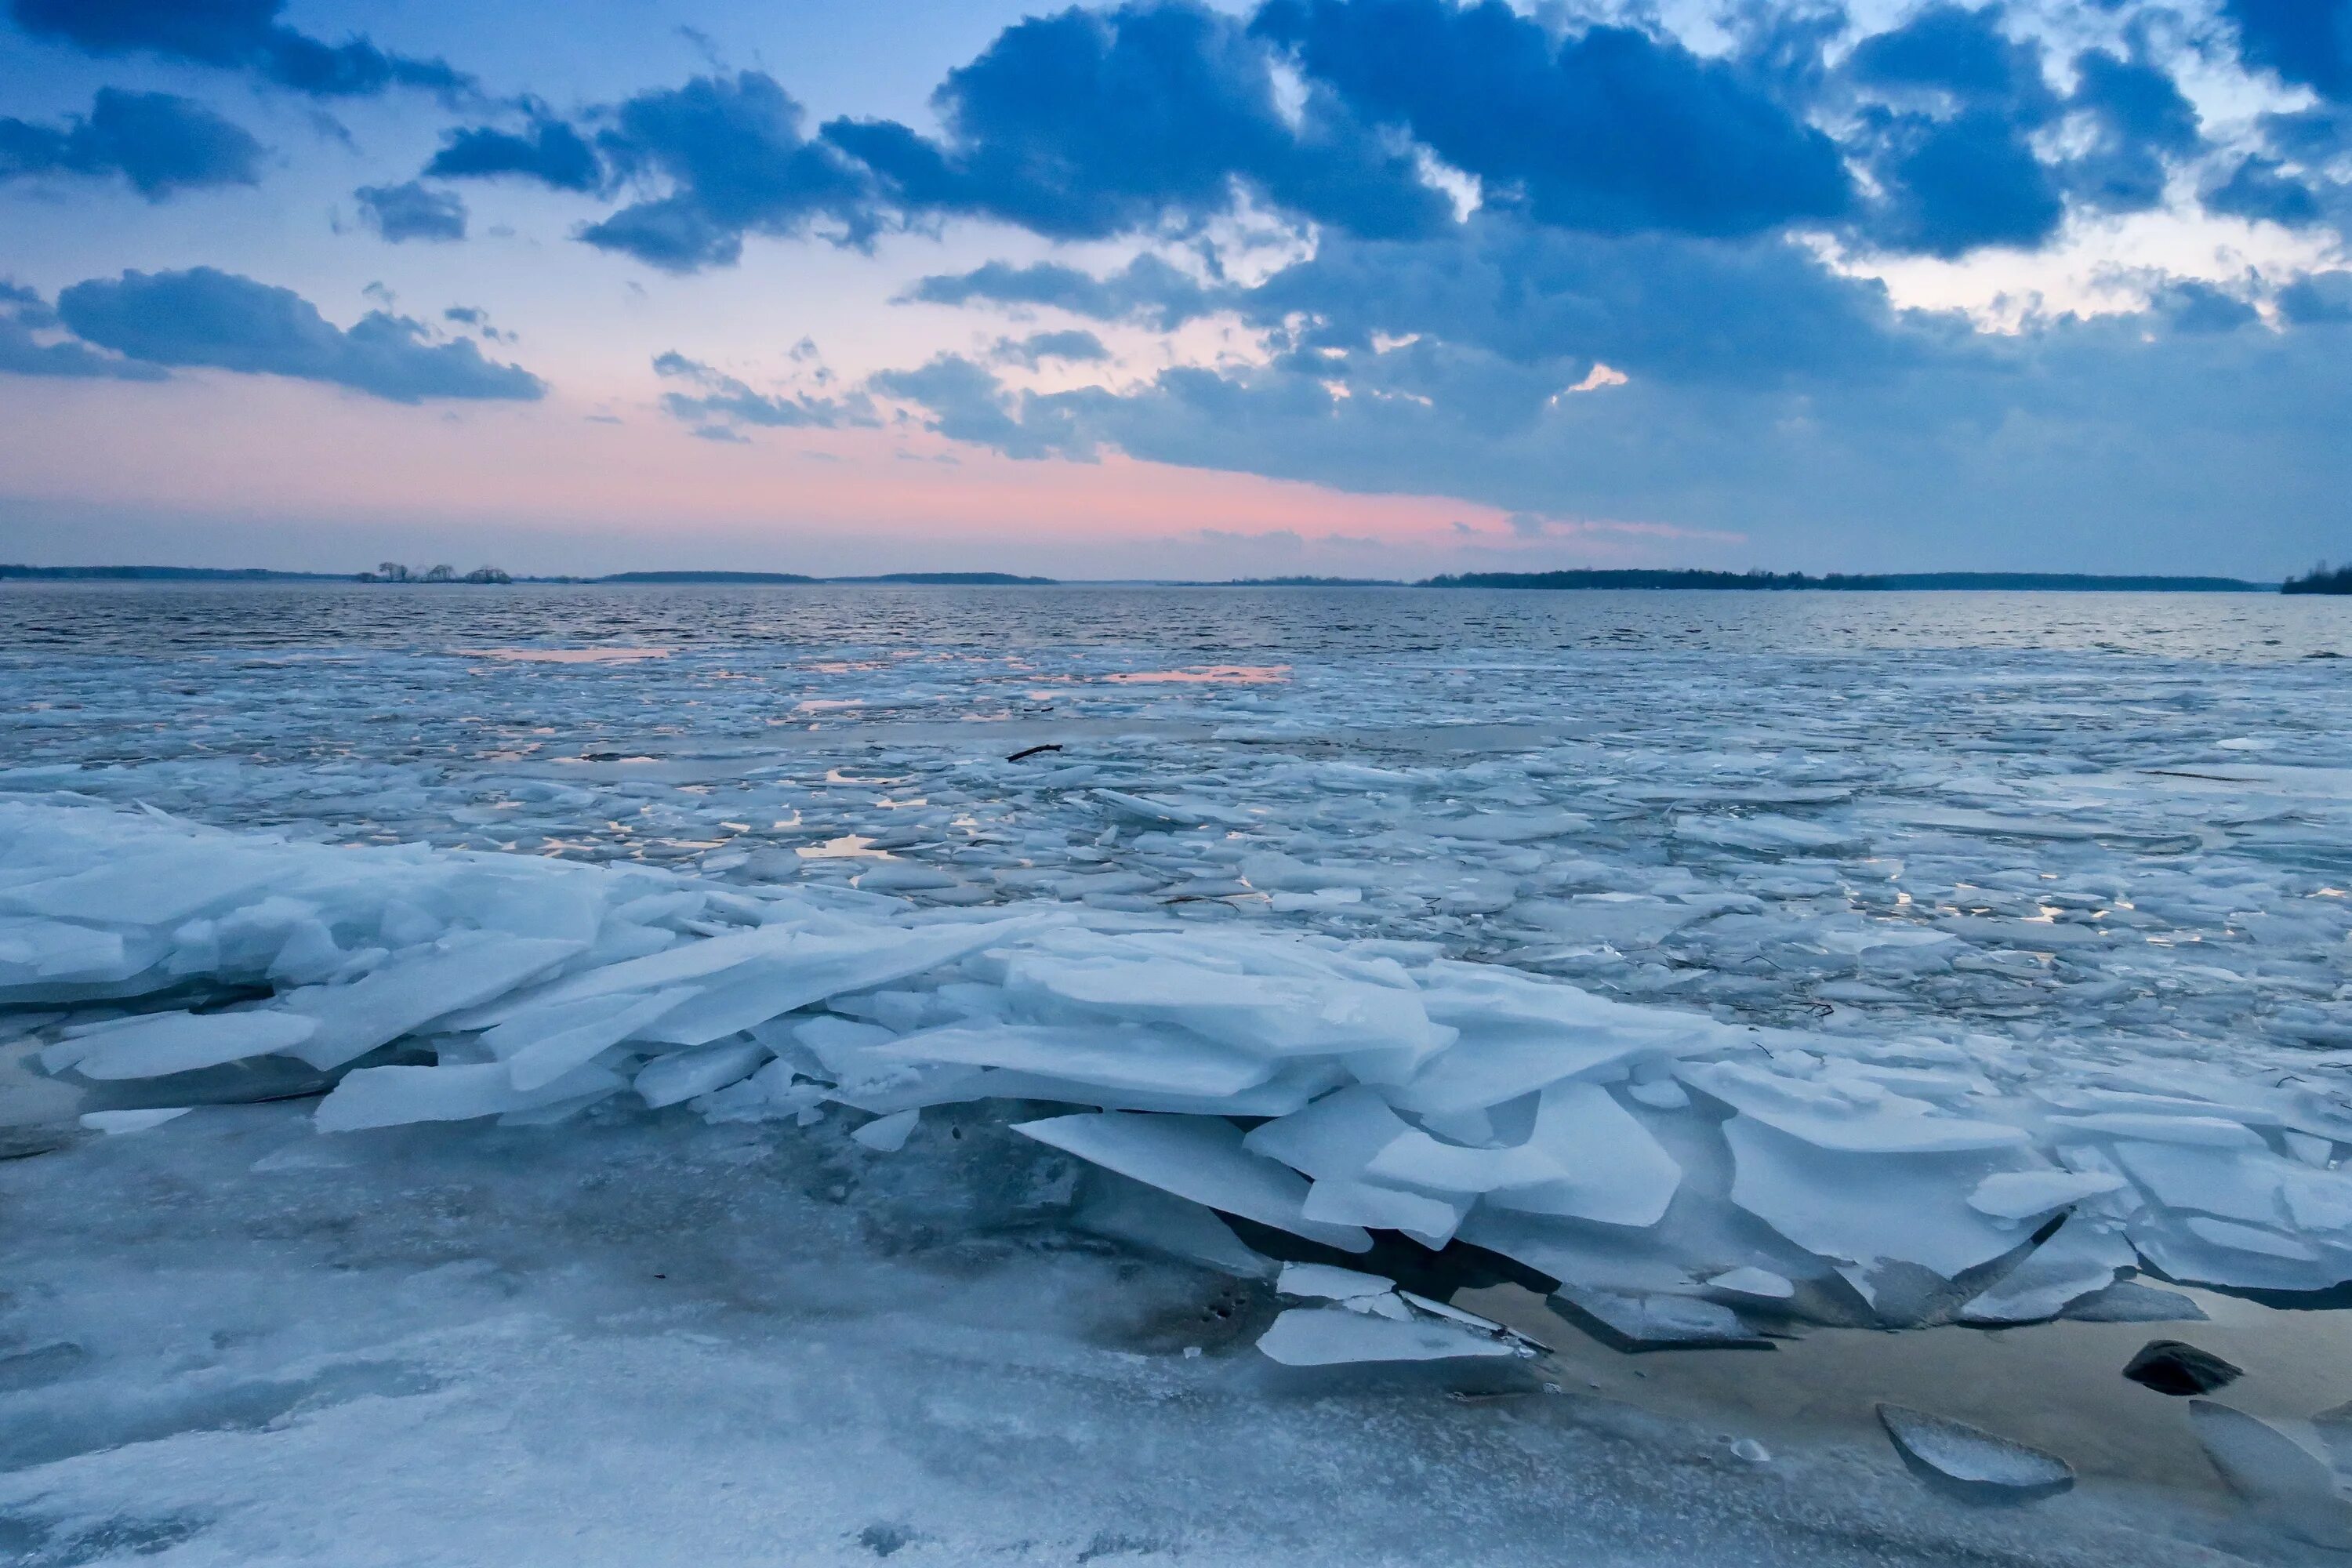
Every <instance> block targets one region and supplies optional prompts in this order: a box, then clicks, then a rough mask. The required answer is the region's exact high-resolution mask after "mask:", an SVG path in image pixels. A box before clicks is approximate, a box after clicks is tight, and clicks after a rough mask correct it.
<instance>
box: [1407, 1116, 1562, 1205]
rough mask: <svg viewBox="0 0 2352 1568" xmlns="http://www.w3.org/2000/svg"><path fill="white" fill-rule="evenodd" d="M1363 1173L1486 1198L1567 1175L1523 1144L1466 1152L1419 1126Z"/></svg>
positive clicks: (1549, 1158)
mask: <svg viewBox="0 0 2352 1568" xmlns="http://www.w3.org/2000/svg"><path fill="white" fill-rule="evenodd" d="M1365 1173H1366V1174H1367V1175H1369V1176H1370V1177H1372V1178H1374V1179H1375V1180H1379V1181H1385V1182H1389V1183H1391V1184H1402V1185H1405V1186H1413V1187H1427V1188H1432V1189H1434V1190H1435V1191H1438V1192H1444V1193H1491V1192H1493V1191H1495V1189H1496V1188H1497V1187H1529V1186H1533V1185H1535V1184H1538V1183H1543V1182H1556V1181H1559V1180H1560V1179H1562V1178H1564V1177H1565V1176H1566V1175H1567V1172H1566V1171H1564V1170H1563V1169H1562V1168H1561V1167H1560V1165H1559V1163H1558V1162H1557V1161H1555V1160H1553V1159H1552V1157H1551V1156H1550V1155H1549V1153H1547V1152H1544V1151H1543V1150H1540V1149H1537V1148H1533V1147H1531V1146H1529V1145H1528V1144H1524V1143H1522V1144H1516V1145H1512V1146H1509V1147H1506V1148H1501V1149H1471V1148H1465V1147H1464V1146H1463V1145H1461V1144H1458V1143H1441V1142H1438V1141H1437V1140H1436V1139H1434V1138H1432V1137H1431V1136H1430V1135H1429V1134H1428V1133H1426V1132H1423V1131H1422V1130H1421V1129H1420V1128H1418V1127H1408V1128H1406V1129H1405V1130H1404V1131H1402V1132H1400V1133H1398V1134H1397V1135H1396V1137H1395V1138H1394V1139H1393V1140H1391V1142H1389V1143H1388V1145H1387V1146H1386V1147H1384V1148H1383V1149H1381V1152H1379V1153H1377V1154H1375V1155H1373V1156H1372V1163H1370V1165H1368V1166H1366V1167H1365Z"/></svg>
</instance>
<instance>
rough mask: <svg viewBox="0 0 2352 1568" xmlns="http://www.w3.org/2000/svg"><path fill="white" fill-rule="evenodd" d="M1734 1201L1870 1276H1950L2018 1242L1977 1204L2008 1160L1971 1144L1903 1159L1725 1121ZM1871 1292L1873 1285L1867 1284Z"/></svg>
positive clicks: (1740, 1120) (1744, 1121) (1746, 1120)
mask: <svg viewBox="0 0 2352 1568" xmlns="http://www.w3.org/2000/svg"><path fill="white" fill-rule="evenodd" d="M1723 1135H1724V1141H1725V1142H1727V1143H1728V1144H1729V1145H1730V1146H1731V1154H1732V1164H1733V1176H1732V1184H1731V1201H1732V1202H1734V1203H1736V1204H1738V1205H1739V1206H1740V1207H1741V1208H1744V1209H1746V1210H1747V1211H1748V1213H1750V1214H1752V1215H1755V1216H1756V1217H1757V1218H1759V1219H1760V1220H1762V1221H1763V1222H1764V1223H1765V1224H1767V1225H1769V1226H1771V1227H1772V1228H1773V1229H1775V1230H1777V1231H1779V1232H1780V1234H1781V1235H1782V1236H1785V1237H1788V1238H1789V1239H1790V1241H1793V1242H1795V1243H1796V1244H1797V1245H1798V1246H1799V1247H1803V1248H1805V1249H1806V1250H1807V1251H1809V1252H1811V1253H1814V1254H1816V1255H1818V1256H1820V1257H1822V1258H1831V1259H1832V1260H1835V1261H1838V1262H1842V1263H1844V1264H1847V1265H1850V1266H1852V1267H1853V1268H1857V1269H1859V1270H1861V1271H1862V1272H1863V1273H1864V1276H1867V1275H1868V1274H1869V1273H1870V1272H1871V1271H1872V1270H1874V1269H1875V1268H1877V1267H1878V1266H1879V1265H1881V1264H1883V1263H1885V1262H1888V1261H1896V1262H1904V1263H1915V1264H1917V1265H1918V1266H1920V1267H1921V1268H1927V1269H1928V1270H1930V1271H1931V1272H1933V1273H1936V1274H1938V1275H1941V1276H1942V1277H1943V1278H1945V1279H1951V1278H1952V1277H1953V1276H1955V1275H1957V1274H1959V1273H1961V1272H1963V1271H1965V1270H1967V1269H1969V1268H1975V1267H1976V1266H1977V1265H1978V1264H1979V1263H1987V1262H1990V1261H1991V1260H1992V1259H1993V1258H1998V1257H2000V1255H2001V1254H2002V1253H2004V1252H2007V1251H2009V1250H2010V1249H2011V1248H2012V1247H2016V1246H2017V1245H2018V1241H2019V1237H2018V1233H2017V1232H2016V1231H2014V1230H2004V1229H2001V1228H2000V1227H1998V1226H1995V1225H1994V1224H1993V1222H1992V1221H1991V1220H1990V1219H1988V1218H1986V1217H1985V1216H1984V1215H1980V1214H1979V1213H1978V1212H1977V1211H1976V1210H1974V1209H1972V1208H1970V1207H1969V1205H1968V1194H1969V1193H1970V1192H1972V1191H1974V1190H1975V1188H1976V1185H1977V1184H1978V1183H1979V1182H1981V1181H1982V1180H1983V1179H1984V1178H1985V1177H1986V1176H1987V1175H1989V1174H1990V1169H1989V1168H1988V1167H1989V1166H1990V1163H1991V1162H1992V1161H1993V1160H1994V1159H1997V1158H1998V1157H1999V1156H1997V1155H1992V1154H1987V1153H1982V1152H1976V1151H1971V1150H1963V1151H1960V1152H1933V1153H1927V1154H1910V1155H1904V1156H1901V1157H1895V1156H1890V1155H1885V1154H1880V1153H1871V1152H1861V1153H1857V1152H1843V1151H1837V1150H1831V1149H1824V1148H1821V1147H1819V1146H1818V1145H1815V1144H1813V1143H1811V1142H1806V1141H1804V1140H1802V1139H1800V1138H1797V1137H1795V1136H1793V1135H1791V1134H1790V1133H1788V1132H1784V1131H1780V1130H1779V1129H1778V1128H1775V1127H1771V1126H1768V1125H1766V1124H1765V1123H1763V1122H1761V1121H1757V1120H1755V1119H1754V1118H1752V1117H1748V1116H1745V1115H1742V1116H1735V1117H1733V1118H1732V1119H1731V1120H1730V1121H1727V1122H1726V1123H1724V1128H1723ZM1859 1288H1861V1289H1864V1292H1865V1294H1868V1293H1869V1289H1870V1288H1869V1287H1868V1285H1867V1284H1866V1283H1862V1284H1860V1287H1859Z"/></svg>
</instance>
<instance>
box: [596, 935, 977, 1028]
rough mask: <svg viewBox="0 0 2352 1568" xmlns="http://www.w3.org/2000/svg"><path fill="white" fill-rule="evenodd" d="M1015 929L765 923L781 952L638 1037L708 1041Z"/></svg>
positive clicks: (949, 959)
mask: <svg viewBox="0 0 2352 1568" xmlns="http://www.w3.org/2000/svg"><path fill="white" fill-rule="evenodd" d="M1020 929H1021V928H1020V927H1019V926H1017V925H1015V924H1014V923H1013V922H1012V921H1003V922H988V921H982V922H974V923H972V924H969V925H964V924H958V925H943V926H928V927H922V928H919V929H915V930H903V929H900V928H898V927H895V926H879V927H876V928H873V929H870V930H866V931H851V932H846V933H843V934H837V935H817V934H814V933H808V932H776V931H774V929H773V928H769V929H768V930H763V931H760V932H758V933H756V934H759V935H762V936H766V935H771V934H778V935H782V936H785V937H787V938H788V939H789V940H787V941H785V942H784V943H783V945H782V948H781V950H779V951H776V952H772V953H771V954H769V955H767V956H762V957H759V958H756V959H752V960H751V961H749V962H747V963H743V964H742V965H740V967H739V968H737V969H735V970H734V971H733V972H731V973H729V974H728V975H727V977H726V979H725V980H724V981H723V982H722V983H721V984H716V985H714V986H712V987H710V988H709V989H708V990H706V991H705V992H704V993H703V994H701V995H700V996H698V997H696V998H695V999H694V1000H692V1001H690V1002H687V1003H684V1004H682V1005H679V1006H678V1007H677V1008H676V1009H675V1010H673V1011H671V1012H669V1013H667V1014H665V1015H663V1016H662V1018H661V1020H660V1021H659V1022H658V1023H657V1024H655V1025H652V1026H648V1027H647V1028H646V1029H645V1030H644V1031H643V1032H642V1035H641V1037H642V1038H645V1039H647V1040H654V1041H659V1042H666V1043H668V1044H671V1045H679V1046H700V1045H707V1044H709V1042H710V1041H712V1040H716V1039H721V1038H724V1037H726V1036H729V1035H732V1034H736V1033H739V1032H740V1031H741V1030H744V1029H748V1028H750V1027H751V1026H753V1025H755V1024H761V1023H765V1022H766V1021H767V1020H769V1019H770V1018H773V1017H777V1016H781V1015H782V1014H785V1013H789V1012H792V1011H793V1009H795V1008H798V1007H805V1006H807V1005H809V1004H811V1003H812V1002H822V1001H824V1000H825V999H826V998H828V997H832V996H840V995H845V994H848V993H850V992H855V991H870V990H872V989H874V988H875V987H877V986H881V985H887V984H891V983H892V982H894V981H898V980H903V979H905V978H906V977H907V976H908V975H910V974H920V973H923V972H924V971H925V970H927V969H936V968H938V967H939V966H940V965H941V964H943V963H953V962H955V961H956V960H957V959H960V958H962V957H965V956H967V955H968V954H971V953H973V952H978V951H979V950H980V949H982V948H983V947H987V946H990V945H992V944H993V943H996V942H1003V941H1006V940H1008V939H1009V938H1010V937H1012V936H1013V935H1015V934H1017V933H1018V931H1020ZM715 940H717V941H719V942H726V941H730V940H731V939H730V938H727V937H719V938H717V939H715ZM656 956H667V955H666V954H657V955H656Z"/></svg>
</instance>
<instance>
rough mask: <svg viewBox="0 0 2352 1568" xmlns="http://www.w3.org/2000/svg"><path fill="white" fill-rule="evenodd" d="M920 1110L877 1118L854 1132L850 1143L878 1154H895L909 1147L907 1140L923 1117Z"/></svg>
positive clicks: (901, 1111)
mask: <svg viewBox="0 0 2352 1568" xmlns="http://www.w3.org/2000/svg"><path fill="white" fill-rule="evenodd" d="M922 1114H923V1113H922V1111H921V1110H894V1111H892V1112H891V1113H890V1114H889V1115H887V1116H877V1117H876V1118H875V1119H874V1120H873V1121H869V1122H867V1123H866V1125H865V1126H863V1127H860V1128H859V1129H857V1130H856V1131H854V1132H852V1133H851V1134H850V1135H849V1136H850V1141H851V1142H856V1143H862V1144H864V1145H865V1146H866V1148H868V1149H871V1150H873V1151H874V1152H876V1153H877V1154H895V1153H897V1152H898V1151H899V1150H901V1149H903V1148H905V1147H906V1146H907V1139H908V1136H909V1135H910V1134H912V1133H913V1132H914V1131H915V1123H916V1121H918V1120H919V1118H920V1117H921V1116H922Z"/></svg>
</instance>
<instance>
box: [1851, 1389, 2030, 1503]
mask: <svg viewBox="0 0 2352 1568" xmlns="http://www.w3.org/2000/svg"><path fill="white" fill-rule="evenodd" d="M1878 1421H1879V1425H1881V1426H1885V1428H1886V1435H1887V1436H1889V1437H1891V1438H1893V1439H1894V1440H1895V1447H1896V1448H1897V1449H1899V1450H1900V1451H1901V1452H1902V1455H1903V1457H1904V1458H1905V1459H1906V1461H1908V1462H1910V1463H1911V1464H1913V1465H1914V1466H1915V1467H1924V1468H1926V1469H1927V1470H1928V1471H1930V1472H1932V1473H1933V1474H1934V1475H1936V1476H1938V1477H1940V1478H1942V1479H1945V1480H1947V1481H1951V1482H1957V1483H1958V1484H1959V1485H1960V1486H1962V1487H1964V1488H1967V1489H1972V1490H1982V1491H1987V1492H1993V1493H2009V1494H2012V1495H2016V1496H2020V1497H2047V1496H2049V1495H2051V1494H2052V1493H2053V1492H2062V1491H2064V1490H2065V1489H2067V1488H2069V1487H2071V1486H2073V1485H2074V1466H2072V1465H2070V1464H2068V1463H2067V1462H2066V1461H2065V1460H2063V1459H2062V1458H2058V1457H2057V1456H2056V1455H2055V1454H2045V1453H2043V1452H2042V1450H2041V1449H2039V1448H2029V1447H2026V1446H2025V1445H2024V1444H2022V1443H2020V1442H2016V1441H2013V1440H2012V1439H2011V1438H2008V1437H2000V1436H1994V1435H1993V1434H1992V1433H1990V1432H1987V1431H1984V1430H1983V1429H1982V1428H1980V1427H1976V1426H1969V1425H1968V1424H1966V1423H1965V1422H1960V1421H1954V1420H1952V1419H1951V1418H1949V1417H1948V1416H1943V1415H1928V1414H1927V1412H1925V1411H1922V1410H1907V1409H1906V1408H1904V1407H1903V1406H1902V1405H1880V1406H1879V1407H1878Z"/></svg>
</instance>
